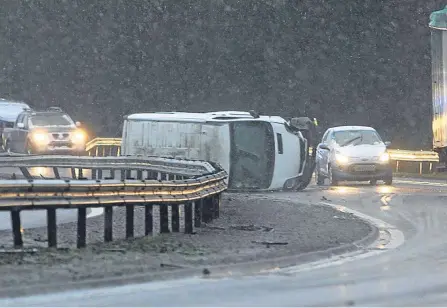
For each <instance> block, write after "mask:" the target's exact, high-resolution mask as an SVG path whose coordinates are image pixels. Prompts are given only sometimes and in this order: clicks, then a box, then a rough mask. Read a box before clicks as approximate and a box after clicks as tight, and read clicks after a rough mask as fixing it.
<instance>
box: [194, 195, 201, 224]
mask: <svg viewBox="0 0 447 308" xmlns="http://www.w3.org/2000/svg"><path fill="white" fill-rule="evenodd" d="M202 206H203V199H200V200H197V201H195V202H194V227H196V228H200V227H201V226H202Z"/></svg>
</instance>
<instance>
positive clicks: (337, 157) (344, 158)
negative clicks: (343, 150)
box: [335, 154, 349, 164]
mask: <svg viewBox="0 0 447 308" xmlns="http://www.w3.org/2000/svg"><path fill="white" fill-rule="evenodd" d="M335 160H336V161H337V163H339V164H346V163H347V162H348V161H349V158H348V157H347V156H344V155H341V154H336V155H335Z"/></svg>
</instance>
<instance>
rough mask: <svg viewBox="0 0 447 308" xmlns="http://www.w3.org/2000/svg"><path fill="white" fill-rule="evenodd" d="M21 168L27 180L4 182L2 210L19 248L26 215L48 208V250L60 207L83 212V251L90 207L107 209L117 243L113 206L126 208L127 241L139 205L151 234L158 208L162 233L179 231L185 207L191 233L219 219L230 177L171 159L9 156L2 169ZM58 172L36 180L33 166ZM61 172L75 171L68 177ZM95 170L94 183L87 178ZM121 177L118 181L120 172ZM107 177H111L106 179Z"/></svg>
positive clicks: (0, 184) (107, 231) (107, 227)
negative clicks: (10, 223) (195, 228)
mask: <svg viewBox="0 0 447 308" xmlns="http://www.w3.org/2000/svg"><path fill="white" fill-rule="evenodd" d="M5 167H7V168H11V167H17V168H20V170H21V172H22V176H23V177H24V179H10V180H7V179H6V180H0V211H9V212H10V213H11V221H12V231H13V240H14V246H15V247H22V246H23V239H22V232H21V230H22V228H21V219H20V212H21V211H24V210H39V209H40V210H41V209H43V210H46V211H47V232H48V246H49V247H56V246H57V223H56V209H73V208H76V209H77V210H78V215H77V227H78V228H77V247H78V248H81V247H85V245H86V217H87V216H86V214H87V211H86V210H87V208H91V207H103V208H104V240H105V241H106V242H109V241H112V238H113V236H112V234H113V232H112V218H113V207H116V206H123V207H125V208H126V238H131V237H133V236H134V207H135V206H143V207H144V208H145V217H144V218H145V234H146V235H149V234H150V233H152V229H153V216H152V209H153V206H158V207H159V211H160V232H161V233H167V232H170V230H169V229H170V228H169V227H170V226H169V217H168V213H169V211H168V207H170V208H171V229H172V231H173V232H179V231H180V230H179V228H180V220H179V219H180V215H179V205H183V206H184V225H185V227H184V229H185V233H192V232H193V228H194V227H200V226H201V223H202V222H209V221H211V220H212V219H214V218H217V217H219V207H220V200H221V198H220V195H221V193H222V192H223V191H225V190H226V189H227V184H226V182H225V180H226V178H227V173H226V172H225V171H224V170H223V169H222V168H221V167H220V166H219V165H217V164H214V163H210V162H204V161H192V160H178V159H168V158H140V157H95V158H93V157H73V156H27V157H25V156H11V157H7V156H3V157H2V158H1V160H0V170H1V169H2V168H5ZM34 167H45V168H52V169H53V171H54V178H52V179H40V178H38V179H36V178H35V177H33V176H32V175H31V172H30V170H29V168H34ZM61 168H64V169H66V168H69V169H71V170H72V172H71V177H72V178H71V179H70V178H67V177H66V178H65V179H64V178H62V177H61V176H60V174H61V172H60V171H61V170H60V169H61ZM86 169H88V170H89V171H90V174H91V179H88V178H87V177H85V176H84V175H85V174H86V172H84V171H85V170H86ZM116 173H119V175H120V178H119V179H118V177H117V174H116ZM105 175H108V176H107V177H105Z"/></svg>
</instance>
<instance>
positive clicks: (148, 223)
mask: <svg viewBox="0 0 447 308" xmlns="http://www.w3.org/2000/svg"><path fill="white" fill-rule="evenodd" d="M153 219H154V218H153V215H152V205H145V206H144V235H149V234H152V229H153V224H154V220H153Z"/></svg>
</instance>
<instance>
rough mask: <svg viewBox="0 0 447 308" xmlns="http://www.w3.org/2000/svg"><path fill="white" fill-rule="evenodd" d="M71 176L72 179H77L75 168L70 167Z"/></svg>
mask: <svg viewBox="0 0 447 308" xmlns="http://www.w3.org/2000/svg"><path fill="white" fill-rule="evenodd" d="M71 178H72V179H77V176H76V169H75V168H71Z"/></svg>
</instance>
